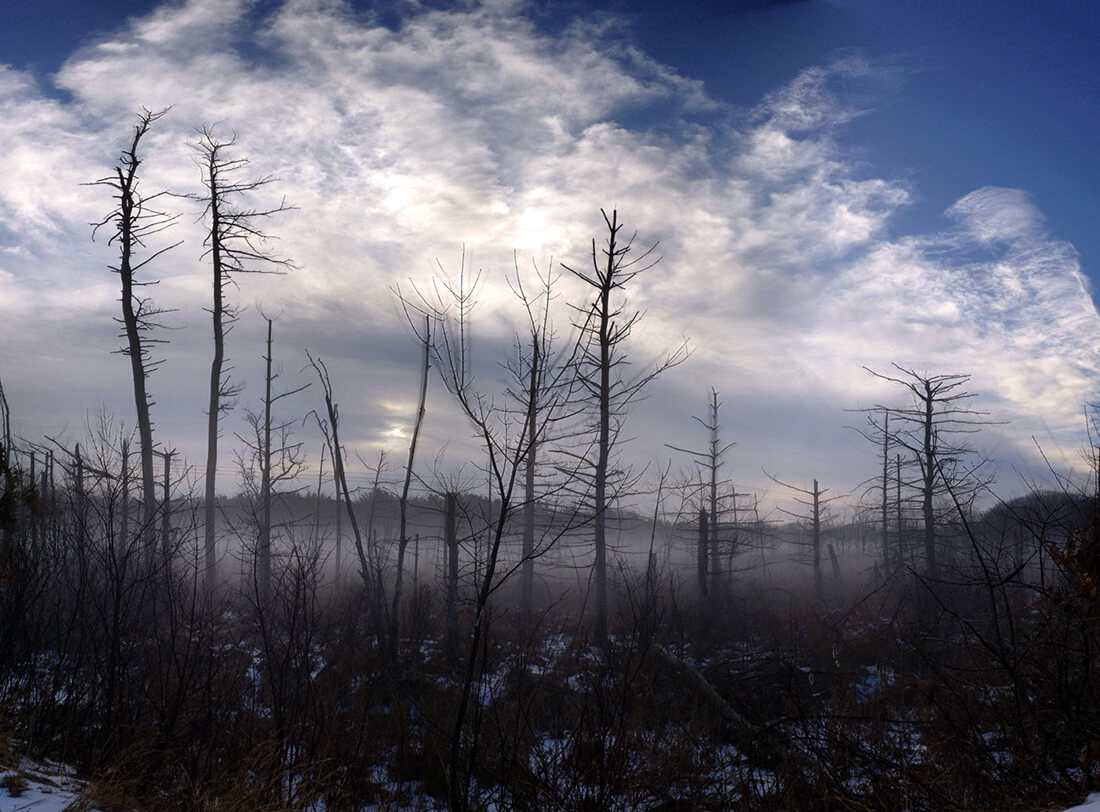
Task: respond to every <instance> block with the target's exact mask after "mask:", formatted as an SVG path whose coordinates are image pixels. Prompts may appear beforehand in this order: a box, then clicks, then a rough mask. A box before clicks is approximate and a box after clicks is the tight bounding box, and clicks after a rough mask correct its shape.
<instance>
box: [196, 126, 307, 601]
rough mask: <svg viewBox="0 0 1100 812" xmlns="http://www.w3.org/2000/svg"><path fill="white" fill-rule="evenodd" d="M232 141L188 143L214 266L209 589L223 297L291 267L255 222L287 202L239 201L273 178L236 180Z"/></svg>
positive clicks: (223, 394)
mask: <svg viewBox="0 0 1100 812" xmlns="http://www.w3.org/2000/svg"><path fill="white" fill-rule="evenodd" d="M235 145H236V137H235V136H234V137H233V138H231V139H229V140H228V141H223V140H221V139H220V138H218V137H217V136H216V135H215V134H214V133H213V131H212V130H211V129H210V128H209V127H206V126H204V127H203V128H202V130H201V131H200V132H199V136H198V139H197V140H196V142H195V144H194V145H193V148H194V151H195V154H196V160H197V162H198V163H199V166H200V168H201V170H202V183H203V186H205V187H206V192H205V194H204V195H203V196H202V197H199V196H195V195H192V196H191V198H192V199H198V200H202V201H203V202H204V203H205V209H204V215H205V217H206V219H207V223H206V225H207V236H206V240H205V242H204V245H205V247H206V253H205V256H208V257H209V258H210V263H211V268H212V270H213V282H212V287H213V293H214V298H213V304H212V306H211V309H210V314H211V317H212V319H213V326H214V358H213V360H212V361H211V363H210V398H209V404H208V407H207V434H206V438H207V440H206V483H205V505H204V510H205V528H204V530H205V535H204V546H203V550H204V556H205V562H204V563H205V580H206V587H207V589H208V590H212V589H213V588H214V587H215V585H216V583H217V553H216V547H215V532H214V530H215V519H216V515H217V508H216V503H215V500H216V496H217V494H216V486H217V473H218V472H217V466H218V438H219V433H218V420H219V418H220V417H221V415H222V414H224V413H225V412H227V411H228V410H229V409H231V408H232V406H233V399H234V398H235V397H236V396H237V395H238V394H239V393H240V387H239V386H238V385H237V384H235V383H233V382H232V381H231V380H230V376H229V369H228V368H227V367H226V366H225V360H226V356H225V337H226V335H228V333H229V331H230V330H232V328H233V325H234V323H235V322H236V321H237V318H238V315H239V312H240V311H239V309H238V308H237V307H236V306H235V305H233V304H232V303H231V302H229V301H228V300H227V298H226V291H227V289H228V288H229V286H230V285H233V284H235V277H236V275H237V274H244V273H284V272H286V271H287V270H289V269H291V268H293V267H294V264H293V263H292V262H291V261H290V260H288V259H281V258H279V257H277V256H276V255H275V254H274V253H273V252H272V250H271V248H270V246H269V245H268V243H269V242H270V241H271V240H272V239H273V238H272V237H270V236H268V235H267V234H266V233H265V232H264V231H263V230H262V229H261V227H260V222H261V221H263V220H266V219H268V218H269V217H272V216H274V215H275V214H278V213H280V212H285V211H289V210H290V208H291V207H290V206H287V205H286V201H285V200H284V201H282V202H280V203H279V205H277V206H272V207H269V208H249V207H245V206H241V205H239V202H238V201H240V199H241V198H242V197H247V196H250V195H251V194H252V193H254V192H256V191H258V190H261V189H263V188H264V187H265V186H267V185H268V184H270V183H272V182H274V180H275V179H274V178H272V177H270V176H268V177H261V178H259V179H253V180H239V179H238V177H239V173H240V172H242V171H243V170H245V169H246V168H247V166H248V160H247V159H246V158H234V157H231V156H230V155H228V154H227V153H228V152H229V151H230V150H232V148H233V147H234V146H235Z"/></svg>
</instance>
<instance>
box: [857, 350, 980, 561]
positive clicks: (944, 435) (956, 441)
mask: <svg viewBox="0 0 1100 812" xmlns="http://www.w3.org/2000/svg"><path fill="white" fill-rule="evenodd" d="M893 366H894V369H896V370H897V372H898V374H897V375H885V374H883V373H880V372H876V371H875V370H873V369H869V368H867V367H863V368H864V369H865V370H867V372H869V373H870V374H872V375H874V376H875V377H876V378H880V379H882V380H884V381H889V382H890V383H894V384H897V385H898V386H901V387H903V388H904V389H906V390H907V391H908V392H909V394H910V397H911V398H912V400H911V405H909V406H894V407H888V406H882V405H876V406H875V407H874V411H877V412H884V413H888V414H889V415H890V416H891V417H892V418H893V421H892V422H893V425H894V427H893V428H891V429H890V431H889V434H888V437H889V440H890V442H891V443H892V444H893V445H895V446H898V447H901V448H903V449H905V450H906V451H908V452H909V454H910V455H911V457H912V459H913V460H914V461H915V463H916V465H917V467H918V469H919V481H918V483H917V486H918V488H919V490H920V495H921V515H922V520H923V526H924V559H925V574H926V575H927V576H928V578H929V579H931V580H935V579H937V578H938V577H939V573H940V565H939V561H938V557H937V556H938V551H937V543H936V511H935V501H936V499H937V497H939V496H941V495H943V496H950V497H951V501H952V502H953V503H955V504H957V505H960V506H961V505H962V504H964V503H969V502H970V501H972V500H973V498H974V497H975V496H976V495H977V493H978V492H979V491H980V490H982V489H983V488H985V487H986V486H988V485H989V483H990V480H989V478H987V477H984V476H982V475H981V473H980V469H981V468H982V467H983V466H984V463H985V461H984V460H979V461H977V462H976V463H973V464H970V463H968V461H967V458H968V457H969V456H970V455H971V454H972V453H973V452H972V449H971V448H969V447H968V446H967V445H966V444H965V442H963V440H962V437H964V436H966V435H969V434H974V433H975V432H977V431H979V430H980V429H981V427H982V426H984V425H991V424H992V423H993V422H994V421H992V420H990V419H989V412H986V411H981V410H978V409H973V408H970V407H968V406H967V403H968V402H969V401H970V400H972V399H973V398H975V397H977V394H976V393H974V392H967V391H966V390H965V389H964V387H965V386H966V384H967V383H968V382H969V381H970V376H969V375H960V374H944V375H929V374H928V373H923V374H922V373H918V372H916V371H915V370H913V369H908V368H906V367H902V366H899V365H898V364H894V365H893Z"/></svg>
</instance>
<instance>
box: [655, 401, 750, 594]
mask: <svg viewBox="0 0 1100 812" xmlns="http://www.w3.org/2000/svg"><path fill="white" fill-rule="evenodd" d="M708 405H709V410H708V411H709V414H708V415H707V419H706V420H703V419H702V418H700V417H695V416H692V420H694V421H695V422H696V423H698V424H699V425H701V426H702V427H703V428H704V429H706V432H707V450H706V451H692V450H691V449H689V448H680V447H678V446H674V445H668V444H667V443H666V445H667V446H668V448H671V449H672V450H674V451H682V452H683V453H685V454H690V455H691V456H692V457H694V458H695V463H696V465H698V466H699V467H700V468H701V469H702V470H703V472H705V473H706V474H707V481H706V483H705V487H706V491H707V497H708V503H709V505H710V513H709V515H708V517H707V518H708V519H709V521H706V524H707V534H706V536H705V538H706V540H707V542H708V546H709V549H710V562H709V565H708V562H707V556H706V553H705V552H704V551H703V550H700V552H699V587H700V590H701V591H702V592H703V594H704V595H705V594H706V593H707V584H706V575H707V572H708V570H709V572H710V578H711V588H710V591H711V593H712V595H713V596H715V597H716V596H717V592H718V586H719V579H720V577H721V575H720V573H721V562H720V560H719V549H718V488H719V486H720V485H725V484H728V480H726V481H723V480H720V478H719V475H718V472H719V470H720V469H721V467H722V465H723V463H724V462H725V456H726V452H727V451H729V450H730V449H731V448H733V446H734V445H735V444H734V443H725V444H723V443H722V440H721V436H720V435H721V428H722V427H721V424H720V423H719V421H718V410H719V408H720V407H721V405H722V404H721V403H719V401H718V392H717V391H716V390H715V389H713V388H712V389H711V390H710V403H709V404H708ZM700 501H701V500H700ZM699 510H700V512H699V526H700V528H702V526H703V524H704V521H705V520H704V518H703V516H704V508H703V507H702V505H700V509H699ZM699 540H700V544H702V542H703V540H704V535H703V531H702V529H700V539H699Z"/></svg>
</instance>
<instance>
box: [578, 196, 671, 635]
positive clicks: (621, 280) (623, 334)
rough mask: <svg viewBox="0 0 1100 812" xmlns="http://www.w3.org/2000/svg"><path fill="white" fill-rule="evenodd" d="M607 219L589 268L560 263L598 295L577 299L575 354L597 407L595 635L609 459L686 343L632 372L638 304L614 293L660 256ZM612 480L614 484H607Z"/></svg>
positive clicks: (614, 217) (602, 618) (614, 216)
mask: <svg viewBox="0 0 1100 812" xmlns="http://www.w3.org/2000/svg"><path fill="white" fill-rule="evenodd" d="M600 214H601V215H603V220H604V224H605V225H606V226H607V245H606V247H605V248H603V249H602V250H601V249H597V247H596V241H595V240H592V258H591V261H592V269H591V271H580V270H577V269H575V268H571V267H569V266H568V265H565V264H564V263H563V264H562V267H563V268H565V270H567V271H569V273H571V274H573V275H574V276H575V277H577V279H580V280H581V281H582V282H584V283H585V284H586V285H588V286H589V288H591V290H592V293H593V299H592V301H591V303H589V304H588V305H583V306H581V305H576V306H574V309H575V310H576V312H577V314H578V317H577V321H576V322H575V326H576V328H577V329H578V330H579V331H580V335H579V337H578V351H577V356H576V362H575V366H576V375H577V381H578V385H579V388H580V389H581V390H582V391H583V394H584V397H585V398H586V399H587V400H588V401H589V403H590V405H591V408H592V416H591V423H590V426H589V428H590V430H591V432H592V445H591V450H590V451H589V452H587V453H586V454H585V455H584V461H585V463H586V467H587V468H588V471H587V472H585V473H584V474H583V475H582V477H583V479H582V481H583V482H584V484H585V485H586V486H588V487H590V488H591V490H590V493H591V499H592V518H593V546H594V549H595V563H594V572H593V575H594V579H595V583H596V628H595V633H596V635H597V637H598V638H599V639H600V640H601V641H603V643H604V644H606V642H607V634H608V611H609V610H608V595H607V511H608V507H609V505H610V501H611V495H612V493H613V492H614V491H615V490H617V489H618V488H617V486H618V485H621V484H622V483H621V481H620V482H618V483H616V482H612V479H613V478H614V475H613V474H612V469H611V461H612V456H613V454H614V452H615V448H616V446H617V445H618V443H619V438H620V431H621V429H622V425H623V421H624V419H625V417H626V410H627V407H628V406H629V405H630V404H631V403H632V402H633V401H634V400H635V398H637V397H638V395H639V394H641V392H642V390H643V389H644V388H645V387H646V385H647V384H648V383H650V382H651V381H652V380H653V379H654V378H656V377H657V376H658V375H660V374H661V373H662V372H664V371H665V370H667V369H669V368H670V367H673V366H676V365H677V364H679V363H681V362H682V361H683V360H684V359H685V358H686V357H687V344H686V342H685V343H684V344H681V345H680V347H679V348H677V349H676V350H674V351H673V352H671V353H669V354H668V355H667V356H665V358H663V359H662V360H661V361H659V362H658V363H657V364H656V365H655V366H653V367H652V368H650V369H649V370H648V371H645V372H643V373H641V374H639V375H636V376H634V377H628V375H627V372H626V367H627V365H628V362H627V357H626V354H625V351H624V345H625V342H626V340H627V339H628V338H629V337H630V334H631V332H632V331H633V329H634V325H636V324H637V323H638V321H639V319H641V317H642V314H641V312H640V311H634V312H633V313H628V312H627V311H626V309H625V304H624V303H623V302H622V301H621V300H619V299H618V298H617V297H619V296H620V295H621V292H622V291H624V290H625V289H626V286H627V285H628V284H630V282H631V281H632V280H633V279H634V277H636V276H637V275H638V274H640V273H642V272H643V271H646V270H649V269H650V268H652V267H653V266H654V265H656V264H657V262H658V261H659V258H657V257H654V256H653V252H654V251H655V250H656V248H657V246H656V245H653V246H651V247H650V248H648V249H646V250H645V251H643V252H642V253H640V254H638V255H637V256H636V257H633V258H630V256H629V255H630V252H631V250H632V249H633V244H634V241H633V237H632V238H630V239H628V240H625V241H624V240H623V239H622V235H621V233H620V232H621V231H622V228H623V226H622V224H621V223H620V222H619V217H618V211H616V210H612V212H611V215H610V216H608V214H607V212H606V211H604V210H603V209H600ZM609 487H610V489H611V490H610V491H609Z"/></svg>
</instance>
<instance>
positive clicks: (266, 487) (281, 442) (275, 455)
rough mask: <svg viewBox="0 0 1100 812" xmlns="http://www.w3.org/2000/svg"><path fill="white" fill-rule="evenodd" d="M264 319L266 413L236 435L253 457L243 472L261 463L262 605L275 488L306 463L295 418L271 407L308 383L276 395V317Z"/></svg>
mask: <svg viewBox="0 0 1100 812" xmlns="http://www.w3.org/2000/svg"><path fill="white" fill-rule="evenodd" d="M264 321H265V322H267V352H266V354H265V355H264V365H265V366H264V401H263V414H257V413H256V412H253V411H251V410H248V411H247V412H246V419H247V421H248V425H249V427H250V428H251V435H250V436H249V437H241V436H240V435H239V434H238V435H237V439H238V440H240V441H241V442H242V443H244V445H245V447H246V448H247V449H248V450H249V455H250V457H251V459H247V460H245V459H240V460H239V462H240V467H241V470H242V472H243V473H245V475H246V476H249V475H251V474H253V473H254V471H255V468H256V467H258V468H259V474H260V482H259V487H258V488H254V489H253V490H255V495H256V496H257V497H258V499H259V516H258V517H257V518H258V521H257V522H256V524H257V528H256V529H257V533H256V547H255V551H254V552H255V561H254V573H253V575H254V578H255V582H256V598H257V600H258V601H259V603H260V605H261V606H264V605H266V603H267V601H268V599H269V598H270V596H271V497H272V490H273V488H275V487H277V486H278V485H280V484H283V483H288V482H292V481H293V480H294V479H295V478H296V477H297V476H298V474H299V473H301V471H302V470H303V469H304V467H305V460H304V459H303V458H302V454H301V451H302V443H300V442H294V441H293V440H292V431H291V429H292V427H293V425H294V422H295V421H293V420H284V421H282V422H279V423H275V424H273V422H272V416H271V410H272V408H273V407H274V406H275V404H276V403H278V402H279V401H280V400H283V399H284V398H288V397H291V396H292V395H296V394H298V393H299V392H301V391H302V390H304V389H307V388H308V387H309V384H308V383H306V384H303V385H301V386H299V387H296V388H294V389H290V390H287V391H285V392H280V393H278V394H275V395H273V394H272V393H271V385H272V384H273V383H274V382H275V380H276V379H277V378H278V377H279V373H278V372H273V371H272V368H271V364H272V350H271V346H272V338H271V331H272V330H271V328H272V321H273V320H272V319H270V318H267V317H266V316H265V317H264ZM272 434H274V435H275V436H276V437H277V438H278V446H273V445H272ZM253 463H255V464H253Z"/></svg>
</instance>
